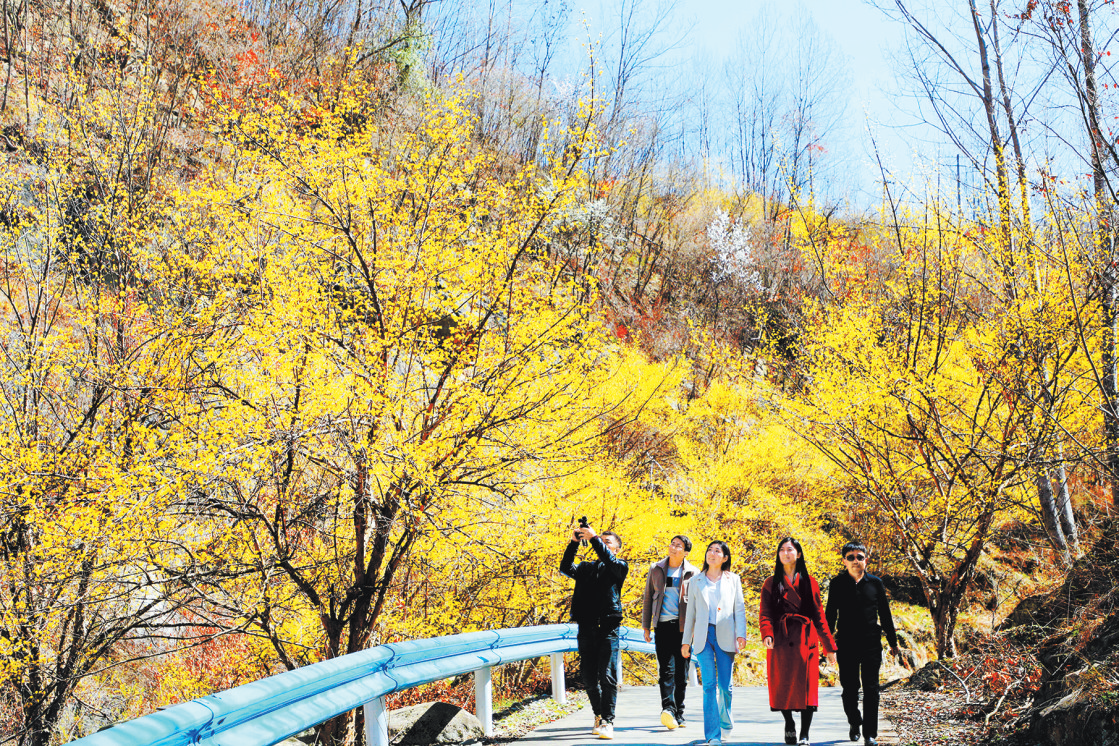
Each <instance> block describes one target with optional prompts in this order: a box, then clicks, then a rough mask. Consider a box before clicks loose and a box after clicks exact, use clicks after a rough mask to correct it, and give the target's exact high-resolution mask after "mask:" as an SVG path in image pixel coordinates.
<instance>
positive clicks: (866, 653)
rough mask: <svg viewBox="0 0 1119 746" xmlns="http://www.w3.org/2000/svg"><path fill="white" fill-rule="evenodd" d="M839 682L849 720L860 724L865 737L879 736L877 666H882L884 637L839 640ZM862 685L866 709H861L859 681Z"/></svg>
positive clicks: (837, 660)
mask: <svg viewBox="0 0 1119 746" xmlns="http://www.w3.org/2000/svg"><path fill="white" fill-rule="evenodd" d="M835 657H836V662H837V663H838V664H839V684H840V686H842V687H843V711H844V712H845V713H847V722H848V723H850V724H851V725H853V726H855V725H857V726H860V727H861V728H862V731H863V736H864V737H865V738H877V737H878V669H880V668H881V667H882V642H881V640H866V641H864V642H862V643H861V644H860V643H855V644H852V643H850V642H847V641H840V642H839V652H838V653H836V656H835ZM860 683H861V684H862V688H863V711H862V713H860V712H859V684H860Z"/></svg>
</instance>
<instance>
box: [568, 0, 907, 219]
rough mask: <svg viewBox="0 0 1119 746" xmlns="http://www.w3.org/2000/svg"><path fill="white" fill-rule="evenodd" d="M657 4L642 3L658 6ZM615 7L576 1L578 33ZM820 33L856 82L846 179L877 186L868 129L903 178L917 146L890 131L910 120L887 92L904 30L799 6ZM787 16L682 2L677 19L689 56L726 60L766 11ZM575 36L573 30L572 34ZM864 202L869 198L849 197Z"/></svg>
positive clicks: (784, 5)
mask: <svg viewBox="0 0 1119 746" xmlns="http://www.w3.org/2000/svg"><path fill="white" fill-rule="evenodd" d="M657 1H658V0H645V2H646V3H649V4H656V2H657ZM617 2H618V0H575V2H574V3H573V6H574V13H573V14H572V16H573V18H572V20H573V27H575V26H577V24H578V20H577V19H578V18H579V17H580V15H581V14H582V13H583V12H584V11H585V12H586V17H587V18H588V20H589V21H590V22H591V23H592V24H594V23H596V22H604V21H603V17H602V14H603V12H604V11H605V10H606V9H609V8H612V7H614V6H615V5H616V3H617ZM800 3H801V4H802V5H803V7H804V9H805V10H806V11H807V12H808V13H809V14H811V16H812V17H813V20H814V21H815V22H816V24H817V26H818V27H819V28H820V29H821V30H823V31H825V32H826V33H827V34H828V35H829V36H830V37H831V38H832V39H833V40H834V42H835V43H836V45H837V46H838V47H839V49H840V50H841V51H842V53H843V54H844V55H845V56H846V58H847V63H848V69H849V74H850V79H851V90H850V91H849V100H848V110H847V129H848V137H849V138H852V139H851V141H849V142H846V143H845V145H846V151H847V152H846V154H845V157H846V158H848V159H851V160H852V161H853V162H852V163H850V164H849V168H848V169H846V172H847V173H848V174H859V178H857V179H855V180H856V181H859V182H863V183H864V184H870V183H873V182H876V181H877V177H878V171H877V166H876V165H874V164H873V162H872V160H871V158H870V155H869V149H868V146H867V145H866V144H865V142H864V141H865V140H866V138H865V137H864V133H865V131H866V127H867V126H868V123H869V126H870V127H871V129H872V131H873V132H874V134H875V138H876V139H877V140H878V143H879V148H880V150H881V151H882V153H883V156H884V158H885V160H886V161H887V162H888V163H887V165H888V166H889V167H890V168H892V169H893V170H894V171H895V172H896V173H897V174H899V175H900V176H902V177H904V176H905V175H907V174H908V173H909V172H910V171H911V170H912V169H913V161H912V156H911V152H912V149H913V146H911V145H910V144H909V143H907V142H906V141H905V140H904V139H903V133H902V131H901V130H900V129H898V128H896V127H893V126H891V125H894V124H896V123H897V122H901V121H905V119H906V118H905V117H904V116H903V115H901V114H900V112H899V111H898V109H897V107H896V106H895V105H894V103H893V98H892V95H891V94H890V93H889V91H890V90H892V89H894V88H895V77H894V72H893V70H892V69H891V64H890V62H889V60H890V59H892V56H891V54H890V50H891V49H896V48H897V47H898V46H899V44H900V43H901V41H902V39H903V34H904V32H903V29H902V27H901V25H900V24H898V23H897V22H895V21H892V20H891V19H889V18H887V17H886V15H885V14H884V13H883V12H882V11H880V10H879V9H877V8H875V7H873V6H872V5H870V4H869V3H868V2H866V1H865V0H800ZM767 6H769V7H771V8H773V9H778V10H787V9H788V8H789V7H790V6H792V1H791V0H678V2H677V13H678V16H679V17H680V20H681V22H682V23H681V25H684V24H683V22H684V21H685V20H690V21H691V22H692V23H693V24H694V26H693V28H692V32H691V48H690V50H689V51H688V52H684V54H686V55H688V56H693V55H699V57H700V59H703V58H704V57H705V56H708V55H709V56H710V57H711V58H712V60H718V59H719V58H721V57H723V56H724V55H726V54H728V53H729V52H730V51H731V49H732V48H733V45H734V40H735V38H736V36H737V35H738V33H739V31H740V30H741V29H744V28H748V27H749V25H750V24H751V23H752V22H753V21H754V19H755V18H756V17H757V15H758V13H759V11H760V10H762V9H763V8H765V7H767ZM573 30H574V29H573ZM850 196H851V197H852V198H853V199H854V200H855V201H858V202H863V201H865V199H866V197H867V196H868V195H866V194H862V195H855V194H852V195H850Z"/></svg>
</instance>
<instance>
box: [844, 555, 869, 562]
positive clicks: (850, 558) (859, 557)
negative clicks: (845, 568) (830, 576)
mask: <svg viewBox="0 0 1119 746" xmlns="http://www.w3.org/2000/svg"><path fill="white" fill-rule="evenodd" d="M865 559H866V555H865V554H848V555H847V561H848V562H854V561H856V560H858V561H859V562H862V561H863V560H865Z"/></svg>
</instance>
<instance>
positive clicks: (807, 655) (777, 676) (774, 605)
mask: <svg viewBox="0 0 1119 746" xmlns="http://www.w3.org/2000/svg"><path fill="white" fill-rule="evenodd" d="M798 578H799V576H798ZM808 580H809V581H810V582H811V585H812V598H811V599H808V598H803V599H802V598H801V597H800V594H799V593H798V592H797V588H795V587H793V588H790V587H788V586H787V585H786V584H785V583H780V584H779V585H778V587H777V588H774V582H773V578H772V577H769V578H766V581H765V585H763V586H762V600H761V609H760V610H759V613H758V627H759V628H760V630H761V633H762V639H763V640H764V639H765V638H767V637H772V638H773V649H772V650H766V651H765V663H766V674H767V676H768V680H769V707H770V709H771V710H804V709H807V708H809V707H811V708H815V707H817V706H818V705H819V702H820V698H819V685H820V647H819V646H820V643H821V642H822V643H823V646H824V650H826V651H827V652H829V653H834V652H835V651H836V649H837V648H836V644H835V638H834V637H832V634H831V629H829V628H828V623H827V620H826V619H824V606H823V604H821V603H820V586H819V585H817V584H816V579H815V578H813V577H812V576H809V578H808ZM797 585H799V579H798V582H797Z"/></svg>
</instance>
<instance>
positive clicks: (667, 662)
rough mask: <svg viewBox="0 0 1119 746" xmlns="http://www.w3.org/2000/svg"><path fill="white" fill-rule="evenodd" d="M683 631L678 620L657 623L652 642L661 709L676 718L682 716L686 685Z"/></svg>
mask: <svg viewBox="0 0 1119 746" xmlns="http://www.w3.org/2000/svg"><path fill="white" fill-rule="evenodd" d="M683 643H684V633H683V632H681V631H680V622H679V621H678V620H676V619H673V620H672V621H670V622H661V623H659V624H657V630H656V635H655V636H654V637H653V644H654V645H656V648H657V670H658V671H659V672H660V675H659V676H658V683H660V687H661V709H662V710H668V711H669V712H671V713H672V714H673V715H675V716H676V718H677V719H680V718H682V717H684V691H685V689H686V688H687V686H688V659H687V658H685V657H684V656H682V655H680V647H681V645H683Z"/></svg>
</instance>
